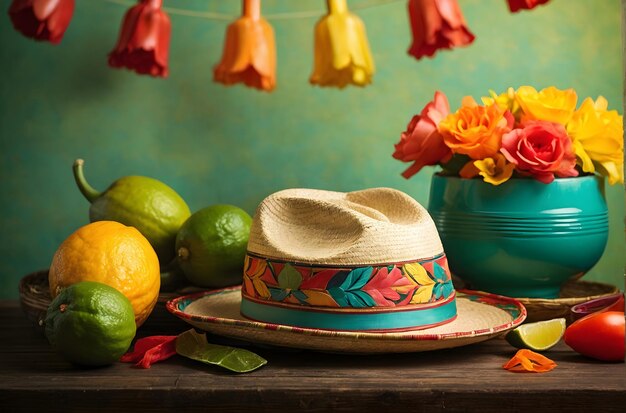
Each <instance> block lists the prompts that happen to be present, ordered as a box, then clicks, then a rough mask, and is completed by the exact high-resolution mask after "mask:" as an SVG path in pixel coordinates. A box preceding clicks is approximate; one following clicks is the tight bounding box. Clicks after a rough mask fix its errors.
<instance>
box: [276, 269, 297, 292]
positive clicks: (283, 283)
mask: <svg viewBox="0 0 626 413" xmlns="http://www.w3.org/2000/svg"><path fill="white" fill-rule="evenodd" d="M300 284H302V274H300V273H299V272H298V270H296V269H295V268H293V267H292V266H291V265H289V264H285V266H284V267H283V269H282V271H281V272H280V274H278V285H279V287H280V288H285V289H287V288H288V289H291V290H297V289H298V288H299V287H300Z"/></svg>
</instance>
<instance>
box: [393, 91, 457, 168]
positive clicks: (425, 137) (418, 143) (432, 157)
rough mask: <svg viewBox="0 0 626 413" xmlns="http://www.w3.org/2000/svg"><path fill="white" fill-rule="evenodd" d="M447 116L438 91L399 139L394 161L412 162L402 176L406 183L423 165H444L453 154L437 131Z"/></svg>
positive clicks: (447, 109) (448, 108) (446, 106)
mask: <svg viewBox="0 0 626 413" xmlns="http://www.w3.org/2000/svg"><path fill="white" fill-rule="evenodd" d="M448 113H450V106H449V104H448V99H447V98H446V95H444V94H443V93H441V92H439V91H437V92H435V98H434V99H433V101H432V102H429V103H428V104H427V105H426V106H425V107H424V109H422V112H421V113H420V114H419V115H415V116H413V119H411V122H409V124H408V126H407V128H406V131H404V132H402V134H401V135H400V142H398V143H397V144H396V145H395V148H396V150H395V152H394V153H393V157H394V158H396V159H398V160H400V161H402V162H413V165H411V166H410V167H409V168H408V169H407V170H406V171H404V172H403V173H402V176H404V177H405V178H407V179H409V178H410V177H412V176H413V175H415V174H416V173H418V172H419V171H420V169H422V168H423V167H424V166H426V165H436V164H438V163H439V162H447V161H448V160H449V159H450V157H451V156H452V151H451V150H450V148H449V147H448V146H447V145H446V144H445V142H444V140H443V137H442V136H441V134H440V133H439V131H438V130H437V124H438V123H439V122H440V121H441V120H442V119H443V118H445V117H446V116H448Z"/></svg>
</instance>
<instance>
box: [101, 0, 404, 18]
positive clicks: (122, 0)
mask: <svg viewBox="0 0 626 413" xmlns="http://www.w3.org/2000/svg"><path fill="white" fill-rule="evenodd" d="M103 1H105V2H107V3H113V4H119V5H122V6H127V7H128V6H134V5H135V4H137V1H133V0H103ZM403 1H405V0H378V1H369V2H364V3H363V4H359V5H356V6H352V7H350V9H351V10H353V11H354V10H364V9H372V8H375V7H381V6H386V5H388V4H394V3H400V2H403ZM163 10H165V11H166V12H167V13H169V14H171V15H178V16H186V17H198V18H201V19H209V20H228V21H230V20H233V19H234V18H237V17H238V16H237V15H235V14H223V13H214V12H210V11H199V10H189V9H181V8H175V7H164V8H163ZM322 14H326V12H325V11H324V10H322V9H320V10H305V11H300V12H285V13H271V14H264V15H263V16H264V17H265V18H266V19H267V20H288V19H306V18H310V17H319V16H320V15H322Z"/></svg>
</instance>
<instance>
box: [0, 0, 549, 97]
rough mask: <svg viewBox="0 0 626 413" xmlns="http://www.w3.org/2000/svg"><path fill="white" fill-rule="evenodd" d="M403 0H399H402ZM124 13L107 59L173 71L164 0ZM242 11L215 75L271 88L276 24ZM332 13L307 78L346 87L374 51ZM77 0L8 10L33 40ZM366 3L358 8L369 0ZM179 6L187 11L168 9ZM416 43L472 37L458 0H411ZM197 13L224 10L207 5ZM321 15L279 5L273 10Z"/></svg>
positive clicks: (22, 3) (369, 71)
mask: <svg viewBox="0 0 626 413" xmlns="http://www.w3.org/2000/svg"><path fill="white" fill-rule="evenodd" d="M397 1H399V0H397ZM506 1H507V3H508V7H509V10H510V11H511V12H512V13H515V12H518V11H520V10H530V9H533V8H535V7H536V6H538V5H542V4H546V3H547V2H548V1H549V0H506ZM137 2H138V3H137V4H136V5H135V6H133V7H131V8H130V9H129V10H128V11H127V12H126V14H125V16H124V20H123V22H122V27H121V30H120V35H119V39H118V41H117V44H116V45H115V47H114V48H113V50H112V51H111V52H110V53H109V56H108V63H109V66H111V67H114V68H127V69H130V70H132V71H135V72H136V73H138V74H148V75H151V76H155V77H167V75H168V56H169V46H170V36H171V23H170V18H169V16H168V14H167V13H166V12H165V10H164V9H163V0H137ZM242 3H243V6H242V8H243V12H242V15H241V17H239V18H238V19H236V20H235V21H234V22H232V23H231V24H230V25H229V26H228V28H227V31H226V37H225V41H224V50H223V52H222V58H221V60H220V62H219V63H218V64H217V65H216V66H215V68H214V70H213V80H214V81H215V82H218V83H223V84H226V85H232V84H236V83H243V84H244V85H246V86H248V87H253V88H256V89H260V90H264V91H268V92H270V91H272V90H273V89H274V88H275V86H276V45H275V38H274V30H273V29H272V27H271V26H270V24H269V23H268V22H267V20H266V19H264V18H263V17H262V16H261V0H242ZM326 4H327V10H328V14H327V15H325V16H323V17H322V18H321V19H320V20H319V21H318V22H317V23H316V25H315V31H314V39H315V41H314V50H315V55H314V65H313V72H312V74H311V76H310V78H309V82H310V83H311V84H313V85H318V86H326V87H337V88H340V89H341V88H344V87H346V86H347V85H356V86H366V85H368V84H370V83H372V77H373V75H374V71H375V68H374V59H373V58H372V54H371V51H370V47H369V44H368V41H367V36H366V33H365V25H364V24H363V22H362V21H361V19H360V18H359V17H357V16H356V15H355V14H353V13H351V12H350V11H349V10H348V6H347V1H346V0H326ZM74 6H75V0H12V2H11V6H10V7H9V10H8V14H9V17H10V19H11V22H12V23H13V26H14V27H15V29H16V30H17V31H18V32H20V33H22V34H23V35H24V36H26V37H30V38H33V39H35V40H43V41H49V42H50V43H55V44H56V43H59V42H60V41H61V39H62V38H63V35H64V34H65V31H66V30H67V28H68V26H69V24H70V21H71V19H72V15H73V12H74ZM371 6H373V5H369V6H362V7H360V8H362V9H363V8H368V7H371ZM170 12H171V13H173V14H186V15H189V13H187V12H185V13H183V10H179V9H170ZM408 14H409V22H410V25H411V32H412V38H413V39H412V43H411V46H410V48H409V50H408V53H409V55H411V56H413V57H415V58H416V59H421V58H422V57H424V56H427V57H433V56H434V55H435V53H436V52H437V51H438V50H440V49H452V48H456V47H462V46H468V45H470V44H471V43H472V42H473V41H474V39H475V37H474V34H472V32H471V31H470V30H469V29H468V27H467V24H466V22H465V18H464V17H463V13H462V12H461V9H460V7H459V4H458V0H408ZM195 15H196V16H199V17H206V18H220V19H223V18H224V17H226V16H223V15H219V14H216V13H204V15H203V16H201V15H198V14H197V13H196V14H195ZM314 15H316V13H315V12H314V13H313V14H309V13H308V12H305V13H304V14H303V13H301V12H300V13H293V14H290V13H279V14H275V15H273V16H272V17H274V18H279V17H280V18H299V17H311V16H314Z"/></svg>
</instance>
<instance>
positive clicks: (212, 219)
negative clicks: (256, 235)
mask: <svg viewBox="0 0 626 413" xmlns="http://www.w3.org/2000/svg"><path fill="white" fill-rule="evenodd" d="M251 224H252V218H250V215H248V213H247V212H246V211H244V210H243V209H241V208H238V207H236V206H233V205H212V206H209V207H206V208H203V209H201V210H199V211H197V212H195V213H194V214H192V215H191V216H190V217H189V219H187V221H185V223H184V224H183V225H182V227H181V228H180V230H179V231H178V235H177V236H176V251H177V255H178V264H179V265H180V268H181V269H182V270H183V273H184V274H185V277H186V278H187V280H189V282H191V283H192V284H194V285H197V286H200V287H225V286H228V285H235V284H237V283H241V281H242V277H243V262H244V259H245V255H246V248H247V246H248V237H249V236H250V225H251Z"/></svg>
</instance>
